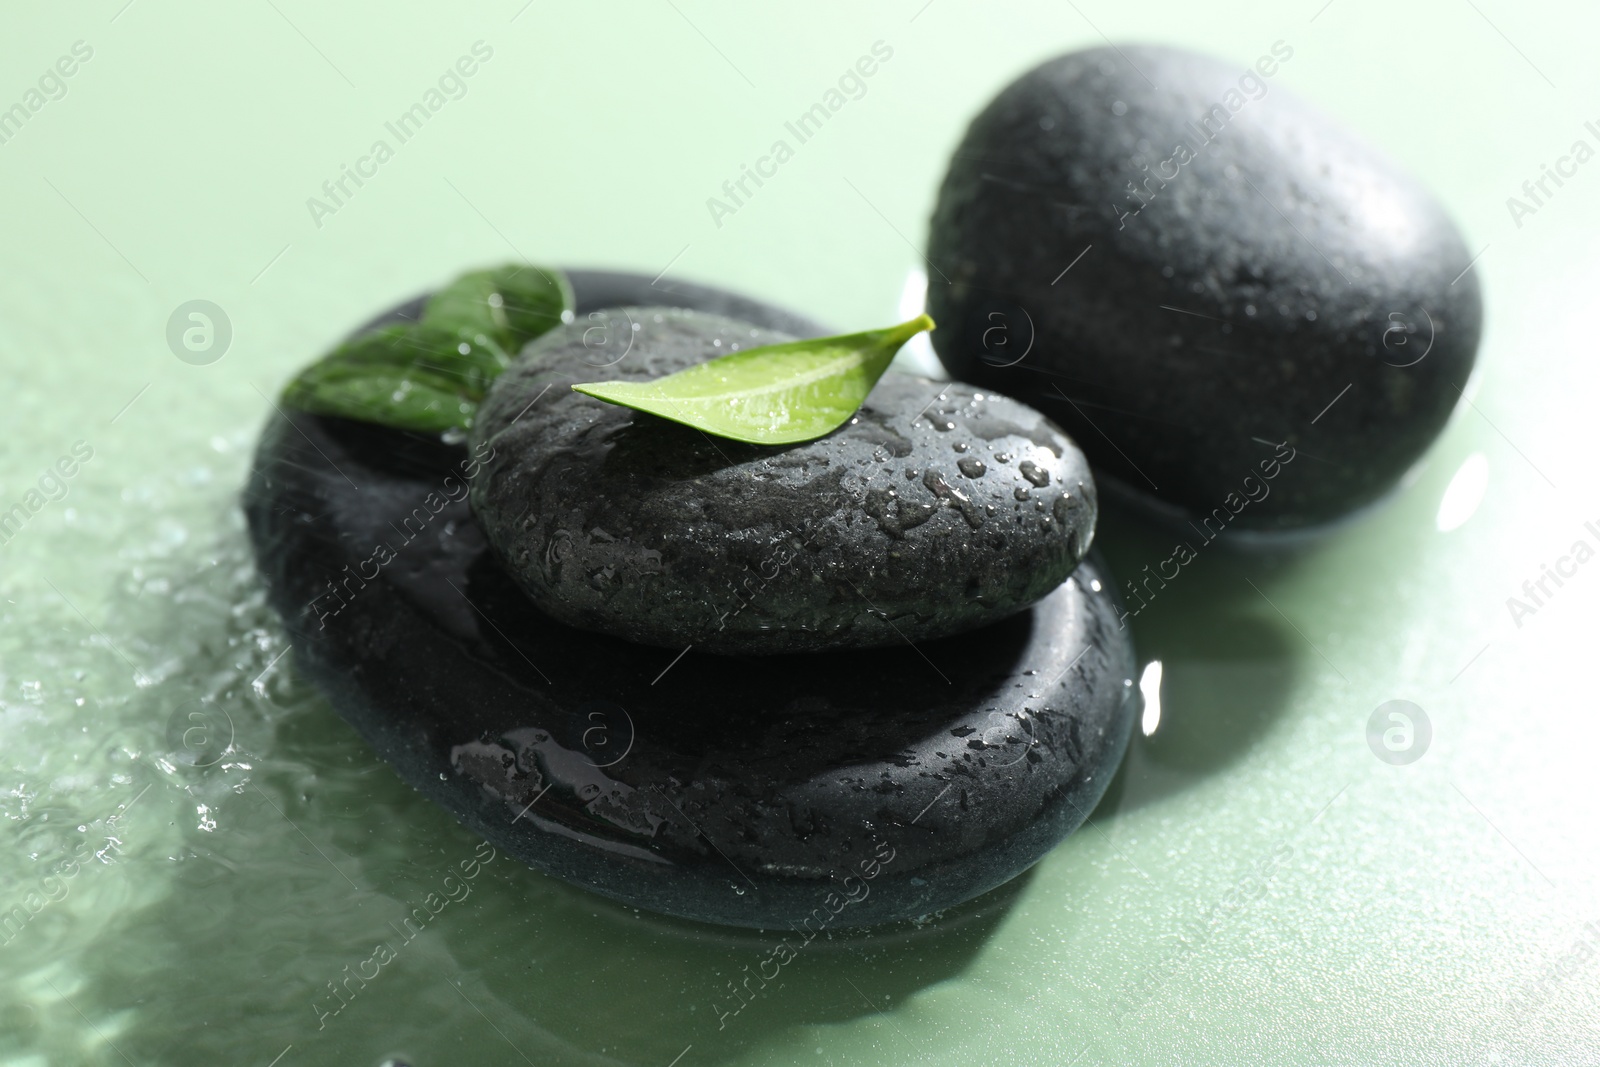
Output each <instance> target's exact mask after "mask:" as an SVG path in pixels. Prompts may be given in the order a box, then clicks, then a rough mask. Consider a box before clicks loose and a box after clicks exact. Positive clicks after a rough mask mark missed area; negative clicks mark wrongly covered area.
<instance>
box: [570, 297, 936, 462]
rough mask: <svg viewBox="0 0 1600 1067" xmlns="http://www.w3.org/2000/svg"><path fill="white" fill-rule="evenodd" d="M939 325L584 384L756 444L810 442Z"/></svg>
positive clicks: (798, 344)
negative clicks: (903, 350)
mask: <svg viewBox="0 0 1600 1067" xmlns="http://www.w3.org/2000/svg"><path fill="white" fill-rule="evenodd" d="M931 329H933V320H932V319H930V318H929V317H928V316H926V315H919V316H917V317H916V318H914V319H912V320H911V321H910V322H903V323H901V324H900V325H898V326H891V327H889V328H888V329H884V330H868V331H866V332H865V333H849V334H843V335H840V336H838V337H818V338H814V339H811V340H806V341H788V342H785V343H784V344H778V345H764V346H762V347H760V348H751V349H747V350H745V351H743V352H732V353H729V354H728V355H726V356H722V357H720V358H718V359H713V360H710V361H709V362H706V363H699V364H696V365H695V366H693V367H690V368H688V369H687V370H681V371H679V372H678V373H676V374H669V375H667V376H666V377H664V378H657V379H655V380H654V381H649V382H583V383H580V384H578V385H574V386H573V387H572V388H573V389H575V390H577V391H578V392H580V393H583V394H585V395H587V396H592V397H594V398H595V399H597V400H604V401H606V402H607V403H610V404H620V405H622V406H623V407H630V408H634V409H636V410H639V411H647V412H649V413H650V414H652V415H659V416H661V417H662V418H664V419H671V420H672V421H673V422H681V423H683V424H684V425H685V426H693V427H694V428H695V429H698V430H704V431H705V432H706V433H710V434H716V435H717V436H718V437H728V438H732V439H733V440H735V441H746V442H749V443H750V444H757V445H790V444H796V443H798V442H800V441H811V440H814V439H815V438H818V437H822V436H823V435H825V434H828V433H831V432H832V431H833V430H836V429H838V428H839V427H840V426H842V425H844V423H845V421H846V420H847V419H849V418H850V416H851V415H854V414H855V413H856V412H857V411H858V410H859V409H860V407H861V403H862V401H864V400H866V398H867V394H868V393H870V392H872V387H873V386H874V385H876V384H877V383H878V379H879V378H881V377H883V372H884V371H886V370H888V369H889V362H890V360H892V359H894V354H895V353H896V352H897V351H899V349H900V346H901V345H903V344H905V343H906V342H907V341H909V340H910V339H911V338H913V337H915V336H916V335H917V334H919V333H921V332H922V331H923V330H931Z"/></svg>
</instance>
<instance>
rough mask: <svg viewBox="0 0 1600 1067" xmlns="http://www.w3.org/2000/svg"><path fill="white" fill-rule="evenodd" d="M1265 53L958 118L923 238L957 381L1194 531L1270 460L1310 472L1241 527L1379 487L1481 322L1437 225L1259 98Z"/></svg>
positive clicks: (1132, 50)
mask: <svg viewBox="0 0 1600 1067" xmlns="http://www.w3.org/2000/svg"><path fill="white" fill-rule="evenodd" d="M1279 46H1280V47H1278V49H1277V56H1276V57H1274V56H1271V55H1269V56H1266V57H1263V59H1264V61H1263V62H1262V64H1261V65H1260V68H1259V69H1258V70H1251V71H1249V72H1245V71H1242V70H1241V69H1239V68H1236V67H1233V66H1229V65H1227V64H1223V63H1219V62H1217V61H1215V60H1211V59H1208V58H1205V57H1203V56H1197V55H1193V54H1191V53H1187V52H1182V51H1177V50H1173V49H1167V48H1158V47H1125V48H1123V49H1122V50H1121V52H1120V53H1119V52H1118V51H1116V50H1113V49H1109V48H1103V49H1092V50H1089V51H1085V52H1077V53H1073V54H1070V55H1065V56H1061V57H1059V58H1056V59H1052V60H1050V61H1049V62H1047V63H1045V64H1043V65H1042V66H1039V67H1037V68H1035V69H1034V70H1032V71H1030V72H1029V73H1027V74H1025V75H1023V76H1022V77H1021V78H1019V79H1018V80H1017V81H1015V82H1013V83H1012V84H1011V85H1010V86H1008V87H1007V88H1006V89H1005V90H1004V91H1002V92H1001V93H1000V95H999V96H998V97H997V98H996V99H995V100H994V101H993V102H991V103H990V104H989V105H988V106H987V107H986V108H985V109H984V110H983V111H982V112H981V113H980V114H979V115H978V117H977V118H976V119H975V120H973V122H972V125H971V127H970V129H969V130H968V131H967V133H966V136H965V137H964V138H963V140H962V142H961V144H960V146H959V147H958V148H957V150H956V153H955V157H954V159H953V160H952V162H951V165H950V170H949V173H948V174H947V175H946V177H945V180H944V184H943V186H942V188H941V189H940V192H939V196H938V201H937V205H936V207H935V209H934V214H933V220H932V227H931V231H930V236H929V258H930V260H931V262H932V263H933V264H935V265H936V266H937V267H938V269H939V274H938V275H935V277H934V279H933V284H932V285H931V286H930V289H929V298H928V310H929V312H930V314H932V315H933V317H934V318H935V319H936V320H937V321H938V322H939V324H940V329H939V330H937V331H936V332H935V333H934V335H933V343H934V347H935V348H936V349H937V351H938V353H939V356H940V358H941V359H942V360H943V361H944V363H945V365H946V366H947V367H948V368H949V370H950V372H951V373H952V374H953V375H954V376H955V377H957V378H961V379H963V380H967V381H972V382H976V383H980V384H982V385H984V386H989V387H993V388H996V389H999V390H1001V391H1003V392H1005V393H1007V394H1008V395H1011V396H1015V397H1018V398H1019V399H1022V400H1025V401H1027V402H1028V403H1030V404H1033V405H1035V406H1037V407H1039V408H1040V409H1042V410H1043V411H1045V412H1046V413H1048V414H1050V415H1051V416H1052V417H1054V418H1055V419H1056V420H1057V421H1058V422H1060V423H1061V425H1062V426H1063V427H1065V428H1066V430H1067V431H1068V432H1069V433H1071V434H1072V435H1073V437H1074V438H1075V439H1076V440H1077V441H1078V442H1079V443H1080V444H1081V445H1082V446H1083V447H1084V449H1085V451H1086V452H1088V453H1089V455H1090V458H1091V459H1092V460H1093V461H1094V463H1095V468H1096V474H1097V477H1098V476H1100V475H1101V474H1108V475H1110V477H1111V479H1112V485H1113V487H1115V486H1116V485H1117V483H1120V484H1121V485H1124V486H1129V487H1133V488H1134V489H1137V490H1139V491H1141V492H1143V493H1146V494H1151V495H1153V496H1155V497H1158V498H1160V499H1161V500H1163V501H1165V502H1167V503H1169V504H1175V505H1177V506H1179V507H1181V508H1183V509H1185V510H1186V511H1188V512H1189V513H1190V514H1192V515H1206V514H1211V513H1213V512H1214V511H1215V510H1216V509H1218V508H1220V507H1223V506H1224V504H1225V502H1227V501H1228V498H1229V495H1230V494H1234V499H1235V500H1238V499H1242V492H1241V484H1242V483H1243V481H1244V479H1245V478H1246V477H1250V476H1257V477H1256V481H1257V482H1259V481H1260V478H1259V473H1260V465H1261V463H1262V461H1263V460H1265V459H1268V458H1269V457H1271V456H1272V454H1273V452H1274V448H1275V446H1278V445H1285V444H1286V445H1287V446H1288V447H1289V448H1292V449H1296V450H1298V451H1299V452H1301V453H1304V454H1306V455H1308V456H1310V457H1311V461H1310V462H1304V463H1301V464H1298V465H1297V466H1296V467H1295V468H1294V470H1293V471H1292V473H1290V472H1286V473H1285V474H1284V476H1283V477H1282V478H1280V479H1278V480H1277V481H1276V482H1275V483H1274V484H1273V485H1272V486H1271V487H1270V491H1269V492H1268V493H1267V495H1266V496H1265V497H1264V498H1263V499H1261V500H1259V501H1258V502H1252V503H1250V504H1249V505H1248V506H1245V507H1242V508H1238V509H1234V508H1232V507H1231V506H1230V507H1229V509H1228V511H1227V512H1225V514H1227V513H1229V512H1235V511H1236V513H1237V518H1233V519H1231V522H1232V525H1233V526H1234V527H1236V528H1248V527H1254V528H1257V529H1275V528H1290V527H1297V526H1304V525H1310V524H1317V523H1321V522H1324V521H1326V520H1330V519H1333V518H1335V517H1337V516H1340V515H1342V514H1345V513H1347V512H1349V511H1352V510H1353V509H1356V508H1358V507H1360V506H1362V505H1363V504H1366V503H1368V502H1370V501H1373V500H1375V499H1376V498H1378V497H1379V496H1381V495H1383V494H1384V493H1385V492H1386V491H1387V490H1388V489H1389V488H1390V487H1392V486H1394V485H1395V484H1396V483H1397V482H1398V480H1399V479H1400V478H1401V477H1402V475H1403V474H1404V473H1405V471H1406V470H1407V469H1408V468H1409V467H1411V466H1412V465H1413V464H1414V463H1415V462H1416V461H1417V460H1418V458H1419V457H1420V456H1421V455H1422V453H1423V452H1424V450H1425V449H1426V448H1427V447H1428V445H1429V443H1430V442H1431V441H1432V440H1433V439H1434V437H1435V436H1436V435H1437V434H1438V433H1439V431H1440V429H1441V427H1443V425H1444V423H1445V421H1446V419H1447V418H1448V417H1449V415H1450V412H1451V410H1452V408H1453V407H1454V406H1455V404H1456V401H1457V398H1458V396H1459V395H1460V393H1459V390H1460V389H1461V388H1462V387H1464V386H1465V384H1466V380H1467V376H1468V373H1469V372H1470V371H1471V369H1472V363H1473V359H1474V355H1475V352H1476V349H1477V344H1478V335H1479V328H1480V321H1481V317H1482V310H1481V304H1480V300H1479V294H1478V284H1477V279H1476V276H1475V274H1473V273H1472V272H1470V271H1469V272H1467V273H1465V274H1463V273H1462V272H1463V271H1464V270H1465V268H1466V267H1467V266H1468V263H1469V260H1470V258H1471V256H1470V253H1469V252H1468V251H1467V248H1466V246H1465V245H1464V244H1463V242H1462V239H1461V235H1460V234H1459V233H1458V232H1457V230H1456V228H1455V226H1454V225H1453V224H1452V222H1451V221H1450V219H1449V218H1448V217H1447V216H1446V215H1445V213H1444V211H1443V209H1442V208H1441V207H1440V205H1439V204H1438V203H1437V202H1436V201H1435V199H1434V198H1433V197H1432V196H1431V195H1430V194H1429V193H1428V191H1427V190H1426V189H1424V188H1423V187H1422V186H1421V185H1420V184H1419V183H1418V182H1417V181H1416V180H1415V179H1414V178H1412V177H1411V176H1410V175H1409V174H1407V173H1406V172H1404V171H1403V170H1402V169H1401V168H1400V167H1399V166H1398V165H1397V164H1396V163H1394V162H1393V161H1392V160H1390V159H1388V158H1387V157H1385V156H1384V155H1382V154H1381V153H1380V152H1378V151H1377V150H1376V149H1374V148H1373V147H1372V146H1370V145H1368V144H1366V143H1364V142H1362V141H1361V140H1359V139H1358V138H1356V137H1354V136H1353V135H1351V134H1349V133H1347V132H1346V131H1345V130H1343V129H1342V128H1341V127H1339V126H1338V125H1337V124H1336V123H1334V122H1333V121H1332V120H1330V119H1329V118H1327V117H1326V116H1324V115H1322V114H1321V113H1320V112H1318V111H1316V110H1315V109H1313V108H1311V107H1310V106H1308V105H1306V104H1305V103H1303V102H1301V101H1299V100H1297V99H1295V98H1294V97H1293V96H1291V95H1290V94H1289V93H1288V91H1287V90H1285V89H1284V88H1282V87H1281V86H1280V85H1278V84H1277V83H1275V82H1274V81H1273V80H1272V78H1271V77H1270V76H1267V75H1265V74H1263V73H1262V72H1263V71H1271V72H1273V73H1276V72H1277V70H1278V66H1277V65H1278V63H1279V62H1280V61H1281V60H1282V59H1284V58H1286V52H1285V47H1284V46H1282V42H1279ZM1287 54H1290V55H1292V50H1290V51H1289V52H1288V53H1287ZM1124 57H1125V58H1124ZM1080 256H1081V258H1079V257H1080ZM939 275H942V276H943V278H941V277H940V276H939ZM945 280H947V281H948V284H945ZM1103 488H1105V486H1103ZM1260 491H1261V490H1256V492H1260Z"/></svg>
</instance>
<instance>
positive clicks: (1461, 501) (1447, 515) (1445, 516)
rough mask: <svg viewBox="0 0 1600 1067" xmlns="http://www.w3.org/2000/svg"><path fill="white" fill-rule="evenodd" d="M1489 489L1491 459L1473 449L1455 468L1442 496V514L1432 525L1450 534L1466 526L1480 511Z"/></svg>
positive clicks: (1439, 514)
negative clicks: (1479, 508)
mask: <svg viewBox="0 0 1600 1067" xmlns="http://www.w3.org/2000/svg"><path fill="white" fill-rule="evenodd" d="M1488 489H1489V460H1488V457H1486V456H1485V455H1484V454H1483V453H1482V452H1474V453H1473V454H1472V455H1470V456H1468V457H1467V458H1466V460H1465V461H1464V462H1463V463H1462V464H1461V466H1460V467H1459V468H1457V469H1456V472H1455V474H1454V475H1453V476H1452V477H1451V478H1450V484H1449V485H1447V486H1445V490H1444V495H1443V496H1442V497H1440V498H1439V513H1438V514H1437V515H1435V516H1434V520H1433V524H1434V526H1435V527H1437V528H1438V530H1439V532H1440V533H1449V532H1450V531H1451V530H1454V529H1457V528H1459V527H1461V526H1462V525H1464V524H1465V523H1466V521H1467V520H1468V519H1470V518H1472V516H1473V515H1474V514H1476V513H1477V510H1478V507H1479V505H1481V504H1482V503H1483V497H1484V494H1485V493H1486V492H1488Z"/></svg>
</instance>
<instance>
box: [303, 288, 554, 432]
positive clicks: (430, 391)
mask: <svg viewBox="0 0 1600 1067" xmlns="http://www.w3.org/2000/svg"><path fill="white" fill-rule="evenodd" d="M572 304H573V299H572V288H571V286H570V285H568V284H567V280H566V278H565V277H564V276H563V275H561V274H559V273H556V272H554V271H547V270H544V269H542V268H539V267H533V266H527V265H517V264H509V265H507V266H504V267H498V268H495V269H492V270H482V271H473V272H472V273H470V274H464V275H462V276H461V277H460V278H457V279H456V280H455V281H454V282H452V283H451V284H450V285H448V286H446V287H445V288H443V289H441V290H440V291H439V292H438V293H436V294H434V296H432V297H431V298H430V299H429V300H428V303H427V304H426V305H425V306H424V308H423V312H422V317H421V319H420V320H419V321H418V322H416V323H408V324H400V325H394V326H385V327H382V328H381V329H377V330H372V331H369V332H367V333H365V334H362V335H361V336H360V337H357V338H355V339H353V340H350V341H347V342H345V343H344V344H342V345H340V346H339V347H338V348H336V349H334V350H333V351H332V352H330V353H328V354H327V355H326V356H324V357H323V358H322V359H320V360H318V361H317V362H315V363H313V364H311V365H310V366H309V367H307V368H305V369H304V370H302V371H301V372H300V373H299V374H298V375H297V376H296V377H295V379H294V380H293V381H291V382H290V383H289V385H288V386H287V387H286V388H285V389H284V391H283V402H284V403H285V404H286V405H288V406H289V407H293V408H298V409H300V410H301V411H309V412H312V413H314V414H318V415H336V416H340V417H342V418H347V419H360V420H362V421H365V422H378V423H383V424H385V425H388V426H394V427H397V428H399V429H404V430H421V431H437V432H442V431H445V430H450V429H466V428H467V427H469V426H471V425H472V418H473V416H474V415H475V414H476V413H477V409H478V404H479V402H480V401H482V400H483V398H484V396H485V395H487V394H488V392H489V387H490V386H491V385H493V384H494V380H495V378H497V377H498V376H499V375H500V372H501V371H503V370H505V369H506V366H507V365H508V364H509V363H510V361H511V357H512V356H513V355H515V354H516V353H517V352H518V351H519V350H520V349H521V348H522V346H523V345H524V344H526V343H527V342H528V341H530V340H532V339H533V338H535V337H538V336H539V335H540V334H543V333H545V332H547V331H548V330H550V329H551V328H552V327H554V326H558V325H560V324H561V322H562V321H563V320H564V319H565V318H566V317H567V316H568V315H569V314H570V312H571V309H572Z"/></svg>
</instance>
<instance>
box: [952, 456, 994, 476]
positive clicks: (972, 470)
mask: <svg viewBox="0 0 1600 1067" xmlns="http://www.w3.org/2000/svg"><path fill="white" fill-rule="evenodd" d="M956 466H957V467H959V468H960V469H961V473H962V474H965V475H966V476H967V477H968V478H982V477H983V475H984V472H985V471H987V470H988V469H989V468H988V467H986V466H984V463H983V460H981V459H975V458H974V457H972V456H968V457H966V458H965V459H962V460H958V461H957V462H956Z"/></svg>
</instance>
